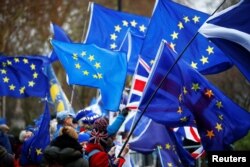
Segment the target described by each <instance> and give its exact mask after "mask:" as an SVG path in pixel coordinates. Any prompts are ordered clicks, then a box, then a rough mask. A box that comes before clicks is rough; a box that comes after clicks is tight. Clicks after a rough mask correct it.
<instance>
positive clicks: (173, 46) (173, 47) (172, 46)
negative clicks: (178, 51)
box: [170, 42, 176, 50]
mask: <svg viewBox="0 0 250 167" xmlns="http://www.w3.org/2000/svg"><path fill="white" fill-rule="evenodd" d="M175 45H176V44H174V43H172V42H171V43H170V47H171V48H172V49H173V50H175Z"/></svg>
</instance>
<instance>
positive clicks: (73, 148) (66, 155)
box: [43, 135, 88, 167]
mask: <svg viewBox="0 0 250 167" xmlns="http://www.w3.org/2000/svg"><path fill="white" fill-rule="evenodd" d="M43 161H44V162H43V163H45V164H49V165H55V164H57V165H61V166H64V167H78V166H79V167H88V162H87V160H86V159H83V153H82V146H81V145H80V144H79V143H78V142H77V140H75V139H73V138H72V137H70V136H68V135H62V136H58V137H57V138H55V139H54V140H53V141H52V142H51V144H50V145H49V146H48V147H46V149H45V150H44V160H43Z"/></svg>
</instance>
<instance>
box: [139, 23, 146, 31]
mask: <svg viewBox="0 0 250 167" xmlns="http://www.w3.org/2000/svg"><path fill="white" fill-rule="evenodd" d="M139 29H140V31H141V32H145V30H146V29H147V28H146V27H145V25H144V24H143V25H141V26H139Z"/></svg>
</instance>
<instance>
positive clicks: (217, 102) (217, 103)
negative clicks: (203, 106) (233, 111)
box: [216, 100, 223, 109]
mask: <svg viewBox="0 0 250 167" xmlns="http://www.w3.org/2000/svg"><path fill="white" fill-rule="evenodd" d="M216 106H217V107H218V109H220V108H221V107H223V105H222V102H221V101H218V100H217V101H216Z"/></svg>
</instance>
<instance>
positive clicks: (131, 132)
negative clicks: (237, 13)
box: [117, 0, 226, 157]
mask: <svg viewBox="0 0 250 167" xmlns="http://www.w3.org/2000/svg"><path fill="white" fill-rule="evenodd" d="M225 2H226V0H223V1H222V3H221V4H220V5H219V6H218V7H217V8H216V9H215V11H214V12H213V13H212V14H211V16H212V15H214V14H215V13H216V12H217V11H218V10H219V8H220V7H221V6H222V5H223V4H224V3H225ZM198 34H199V31H197V32H196V33H195V35H194V36H193V37H192V39H191V40H190V41H189V42H188V44H187V45H186V46H185V48H184V49H183V50H182V52H181V53H180V54H179V56H178V57H177V59H176V60H175V62H174V63H173V64H172V66H171V67H170V69H169V70H168V71H167V73H166V74H165V75H164V77H163V79H162V80H161V81H160V83H159V85H158V86H157V88H156V89H155V91H154V92H153V93H152V95H151V96H150V98H149V100H148V102H147V103H146V105H145V108H144V109H143V111H142V112H141V115H140V116H139V118H138V119H137V121H136V122H135V124H134V126H133V128H132V129H131V131H130V132H129V135H128V137H127V139H126V141H125V142H124V144H123V146H122V148H121V150H120V152H119V154H118V156H117V157H120V156H121V153H122V151H123V150H124V148H125V146H126V145H127V143H128V141H129V139H130V137H131V136H132V134H133V132H134V130H135V128H136V126H137V125H138V123H139V121H140V120H141V118H142V116H143V115H144V113H145V112H146V110H147V108H148V106H149V104H150V103H151V101H152V100H153V98H154V96H155V94H156V93H157V91H158V90H159V89H160V87H161V86H162V85H163V83H164V81H165V80H166V78H167V76H168V75H169V73H170V72H171V71H172V69H173V68H174V66H175V65H176V64H177V62H178V61H179V60H180V58H181V57H182V55H183V54H184V52H185V51H186V50H187V48H188V47H189V46H190V44H191V43H192V42H193V41H194V39H195V38H196V36H197V35H198Z"/></svg>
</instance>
